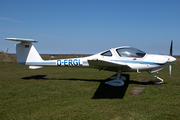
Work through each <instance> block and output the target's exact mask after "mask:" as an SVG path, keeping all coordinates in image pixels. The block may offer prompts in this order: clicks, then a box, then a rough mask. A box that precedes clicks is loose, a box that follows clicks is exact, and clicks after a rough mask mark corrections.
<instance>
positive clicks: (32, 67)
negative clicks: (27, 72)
mask: <svg viewBox="0 0 180 120" xmlns="http://www.w3.org/2000/svg"><path fill="white" fill-rule="evenodd" d="M38 68H43V66H29V69H38Z"/></svg>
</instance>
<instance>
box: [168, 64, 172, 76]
mask: <svg viewBox="0 0 180 120" xmlns="http://www.w3.org/2000/svg"><path fill="white" fill-rule="evenodd" d="M171 69H172V66H171V63H170V64H169V75H170V77H171Z"/></svg>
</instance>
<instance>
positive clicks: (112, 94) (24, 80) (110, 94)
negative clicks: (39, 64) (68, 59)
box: [0, 61, 180, 120]
mask: <svg viewBox="0 0 180 120" xmlns="http://www.w3.org/2000/svg"><path fill="white" fill-rule="evenodd" d="M172 67H173V71H172V77H170V76H169V71H168V67H165V68H164V69H163V70H161V71H160V72H159V74H158V76H159V77H161V78H163V79H164V81H165V84H162V85H153V84H151V82H150V81H153V80H155V78H154V77H152V76H151V75H149V74H148V73H146V72H142V73H140V74H138V73H125V74H130V82H129V84H127V85H126V86H125V87H120V88H116V87H111V86H108V85H104V81H105V80H106V79H107V78H108V77H110V76H112V75H114V74H115V72H108V71H100V72H99V71H98V70H96V69H89V68H74V67H44V68H42V69H37V70H30V69H28V66H21V65H17V64H16V63H2V62H1V63H0V119H2V120H8V119H17V120H21V119H30V120H31V119H33V120H34V119H43V120H44V119H47V120H49V119H65V120H66V119H67V120H68V119H77V120H79V119H93V120H94V119H108V120H109V119H112V120H119V119H120V120H121V119H122V120H124V119H129V120H134V119H135V120H136V119H137V120H139V119H180V78H179V75H180V72H179V71H180V61H176V62H174V63H173V66H172ZM142 78H147V80H148V81H149V84H147V85H143V84H140V83H138V81H139V80H140V79H142ZM133 87H145V89H144V90H143V91H142V92H141V93H140V95H139V96H133V95H131V91H132V89H133ZM123 90H125V91H126V92H125V93H124V95H123ZM122 96H123V97H122Z"/></svg>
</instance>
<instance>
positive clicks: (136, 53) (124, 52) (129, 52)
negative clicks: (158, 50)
mask: <svg viewBox="0 0 180 120" xmlns="http://www.w3.org/2000/svg"><path fill="white" fill-rule="evenodd" d="M116 51H117V53H118V54H119V56H120V57H135V58H143V57H144V56H145V55H146V53H145V52H143V51H141V50H138V49H136V48H132V47H126V48H118V49H116Z"/></svg>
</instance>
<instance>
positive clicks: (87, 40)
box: [0, 0, 180, 55]
mask: <svg viewBox="0 0 180 120" xmlns="http://www.w3.org/2000/svg"><path fill="white" fill-rule="evenodd" d="M179 6H180V0H1V1H0V51H4V52H6V50H7V48H9V51H8V52H9V53H15V52H16V50H15V44H17V43H18V42H14V41H7V40H4V39H5V38H11V37H12V38H27V39H34V40H36V41H38V43H34V45H35V48H36V49H37V51H38V52H39V53H40V54H95V53H99V52H102V51H104V50H106V49H110V48H115V47H120V46H131V47H135V48H138V49H140V50H142V51H144V52H147V53H150V54H159V52H160V53H161V54H169V49H170V42H171V40H173V43H174V44H173V54H174V55H180V47H179V46H180V7H179Z"/></svg>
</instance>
